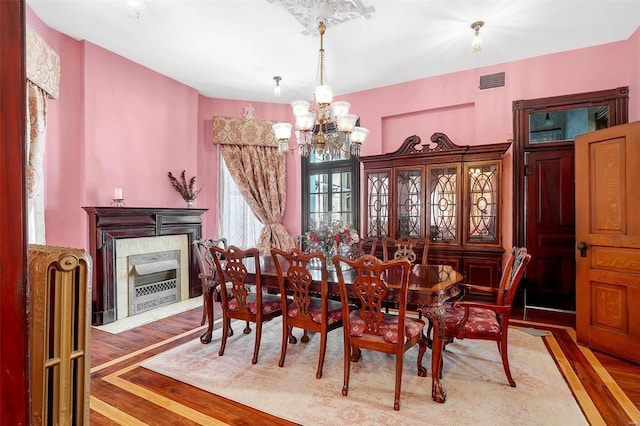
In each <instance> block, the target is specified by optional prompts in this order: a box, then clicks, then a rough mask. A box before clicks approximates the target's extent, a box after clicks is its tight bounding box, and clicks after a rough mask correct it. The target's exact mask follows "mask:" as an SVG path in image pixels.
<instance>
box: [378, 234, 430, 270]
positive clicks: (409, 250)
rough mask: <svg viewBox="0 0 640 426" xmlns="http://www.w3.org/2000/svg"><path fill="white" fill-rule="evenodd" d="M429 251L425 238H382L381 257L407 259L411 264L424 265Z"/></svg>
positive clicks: (385, 258) (427, 241) (427, 240)
mask: <svg viewBox="0 0 640 426" xmlns="http://www.w3.org/2000/svg"><path fill="white" fill-rule="evenodd" d="M428 253H429V239H427V238H399V239H395V238H389V237H384V238H382V258H383V259H384V260H391V259H407V260H408V261H409V262H411V264H414V265H415V264H420V265H426V264H427V258H428Z"/></svg>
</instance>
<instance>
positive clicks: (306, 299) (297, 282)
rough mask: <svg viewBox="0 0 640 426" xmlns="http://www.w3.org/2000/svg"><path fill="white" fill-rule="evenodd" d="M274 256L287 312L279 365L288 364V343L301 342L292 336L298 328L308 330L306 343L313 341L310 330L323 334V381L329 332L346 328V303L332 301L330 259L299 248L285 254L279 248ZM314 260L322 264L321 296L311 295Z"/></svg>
mask: <svg viewBox="0 0 640 426" xmlns="http://www.w3.org/2000/svg"><path fill="white" fill-rule="evenodd" d="M271 256H272V257H273V262H274V264H275V266H276V270H277V272H278V282H279V284H280V295H281V297H282V309H284V310H286V314H283V315H282V348H281V350H280V361H279V362H278V365H279V366H280V367H282V366H283V365H284V360H285V357H286V354H287V340H288V341H289V342H290V343H296V341H297V340H296V338H295V337H294V336H293V334H292V330H293V328H294V327H297V328H301V329H303V330H304V331H305V332H304V335H303V336H302V338H301V340H300V341H301V342H302V343H307V342H308V341H309V337H308V335H307V331H311V332H314V333H320V355H319V357H318V369H317V370H316V379H319V378H321V377H322V366H323V365H324V356H325V352H326V348H327V333H328V332H329V331H331V330H335V329H337V328H340V327H342V304H341V303H340V302H338V301H335V300H329V286H328V284H327V261H326V258H325V256H324V255H323V254H322V253H319V252H316V253H310V254H305V253H304V252H302V251H301V250H298V249H293V250H291V251H289V252H285V251H282V250H279V249H276V248H272V249H271ZM313 259H317V261H318V262H320V264H321V265H322V268H321V274H322V279H321V282H320V293H319V294H318V293H316V294H317V295H314V294H312V293H311V282H312V280H313V279H312V277H311V273H310V272H309V270H308V265H309V262H311V261H312V260H313ZM288 295H289V296H290V297H292V298H293V302H292V303H289V300H288V299H287V297H288ZM286 306H288V308H286Z"/></svg>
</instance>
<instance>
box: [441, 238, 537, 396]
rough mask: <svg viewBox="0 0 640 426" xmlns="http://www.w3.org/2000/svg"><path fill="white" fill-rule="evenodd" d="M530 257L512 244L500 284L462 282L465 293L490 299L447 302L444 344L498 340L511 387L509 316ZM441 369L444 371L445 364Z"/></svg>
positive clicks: (513, 384)
mask: <svg viewBox="0 0 640 426" xmlns="http://www.w3.org/2000/svg"><path fill="white" fill-rule="evenodd" d="M529 260H531V255H530V254H529V253H527V249H526V248H524V247H513V248H512V249H511V254H510V256H509V259H508V260H507V264H506V265H505V268H504V271H503V273H502V276H501V278H500V286H499V287H498V288H495V287H486V286H479V285H472V284H462V283H461V284H460V286H461V287H462V288H463V290H464V292H465V295H466V294H468V292H470V291H473V292H475V293H481V294H484V295H489V296H491V297H492V298H493V301H492V302H491V303H487V302H473V301H465V300H464V298H465V296H463V298H462V300H459V301H455V302H452V303H450V304H447V305H445V306H446V316H445V327H444V344H445V345H447V344H448V343H451V342H452V341H453V340H454V339H481V340H493V341H495V342H497V344H498V351H499V352H500V356H501V358H502V366H503V368H504V372H505V374H506V375H507V380H508V381H509V385H511V387H515V386H516V382H515V381H514V380H513V378H512V377H511V369H510V368H509V356H508V336H509V318H510V316H511V307H512V304H513V299H514V297H515V295H516V291H517V290H518V284H519V283H520V281H521V279H522V276H523V275H524V271H525V268H526V267H527V264H528V263H529ZM440 371H441V372H442V366H440Z"/></svg>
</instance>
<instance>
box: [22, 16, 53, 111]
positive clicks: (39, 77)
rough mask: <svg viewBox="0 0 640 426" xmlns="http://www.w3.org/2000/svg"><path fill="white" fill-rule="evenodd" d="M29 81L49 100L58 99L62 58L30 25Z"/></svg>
mask: <svg viewBox="0 0 640 426" xmlns="http://www.w3.org/2000/svg"><path fill="white" fill-rule="evenodd" d="M26 33H27V34H26V35H27V39H26V44H27V46H26V50H27V58H26V62H27V79H28V80H29V81H31V82H32V83H34V84H35V85H36V86H38V87H39V88H41V89H42V90H43V91H44V92H45V93H46V94H47V96H48V97H49V98H52V99H58V94H59V90H60V57H59V56H58V54H57V53H56V52H55V51H54V50H53V49H52V48H50V47H49V45H47V43H46V42H45V41H44V40H43V39H42V37H40V35H39V34H38V33H36V32H35V30H34V29H33V28H31V27H30V26H29V25H27V26H26Z"/></svg>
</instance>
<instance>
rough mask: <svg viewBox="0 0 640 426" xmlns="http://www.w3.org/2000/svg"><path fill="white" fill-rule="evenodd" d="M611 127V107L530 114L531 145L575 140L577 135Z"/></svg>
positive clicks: (602, 106)
mask: <svg viewBox="0 0 640 426" xmlns="http://www.w3.org/2000/svg"><path fill="white" fill-rule="evenodd" d="M606 127H609V107H608V106H606V105H600V106H596V107H590V108H574V109H568V110H563V111H549V112H539V113H532V114H529V129H530V130H529V132H530V134H529V143H534V144H535V143H545V142H555V141H564V140H574V139H575V137H576V135H579V134H581V133H587V132H590V131H593V130H599V129H604V128H606Z"/></svg>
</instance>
